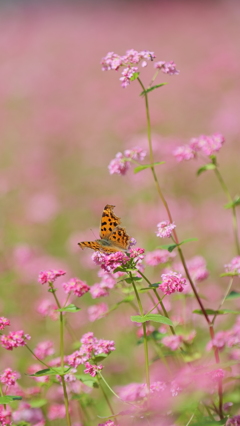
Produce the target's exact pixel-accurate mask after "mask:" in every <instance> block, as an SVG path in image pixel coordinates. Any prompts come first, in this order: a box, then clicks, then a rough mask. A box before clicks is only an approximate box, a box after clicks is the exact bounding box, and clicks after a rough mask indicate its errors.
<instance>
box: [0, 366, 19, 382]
mask: <svg viewBox="0 0 240 426" xmlns="http://www.w3.org/2000/svg"><path fill="white" fill-rule="evenodd" d="M19 377H20V374H19V373H17V371H12V370H11V368H6V369H5V370H4V372H3V373H2V374H1V375H0V382H1V383H4V384H6V385H7V386H14V385H15V384H16V380H17V379H19Z"/></svg>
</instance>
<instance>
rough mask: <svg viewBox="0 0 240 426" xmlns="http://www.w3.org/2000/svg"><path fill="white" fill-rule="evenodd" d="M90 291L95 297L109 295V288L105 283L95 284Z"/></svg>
mask: <svg viewBox="0 0 240 426" xmlns="http://www.w3.org/2000/svg"><path fill="white" fill-rule="evenodd" d="M90 293H91V296H92V298H93V299H97V298H99V297H104V296H108V295H109V292H108V289H107V288H106V287H105V286H104V283H99V284H98V283H97V284H94V285H93V286H92V287H91V288H90Z"/></svg>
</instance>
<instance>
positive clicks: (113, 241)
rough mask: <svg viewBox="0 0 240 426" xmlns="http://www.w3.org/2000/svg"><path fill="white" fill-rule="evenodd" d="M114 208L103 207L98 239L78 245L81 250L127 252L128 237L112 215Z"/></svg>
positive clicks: (118, 221) (118, 220)
mask: <svg viewBox="0 0 240 426" xmlns="http://www.w3.org/2000/svg"><path fill="white" fill-rule="evenodd" d="M114 207H115V206H111V205H110V204H107V205H106V206H105V207H104V210H103V214H102V219H101V225H100V239H99V240H95V241H82V242H81V243H78V245H79V246H80V247H81V248H82V249H84V248H85V247H88V248H91V249H93V250H96V251H103V252H105V253H115V252H117V251H127V249H128V246H129V242H130V237H129V235H127V233H126V231H125V228H122V227H121V226H119V225H120V223H121V220H120V218H119V217H117V216H116V215H115V214H114V213H113V209H114Z"/></svg>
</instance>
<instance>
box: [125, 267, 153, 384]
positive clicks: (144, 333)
mask: <svg viewBox="0 0 240 426" xmlns="http://www.w3.org/2000/svg"><path fill="white" fill-rule="evenodd" d="M129 276H130V279H131V281H132V286H133V289H134V292H135V295H136V299H137V302H138V307H139V311H140V314H141V316H143V315H144V312H143V307H142V302H141V299H140V297H139V294H138V291H137V288H136V286H135V283H134V280H133V279H132V278H133V276H132V273H131V272H129ZM143 344H144V353H145V370H146V382H147V387H148V391H150V375H149V359H148V341H147V328H146V323H145V322H144V323H143Z"/></svg>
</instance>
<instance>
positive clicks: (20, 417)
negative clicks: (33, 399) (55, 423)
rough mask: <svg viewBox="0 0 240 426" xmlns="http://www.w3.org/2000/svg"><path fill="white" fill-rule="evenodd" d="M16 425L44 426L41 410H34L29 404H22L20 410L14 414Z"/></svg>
mask: <svg viewBox="0 0 240 426" xmlns="http://www.w3.org/2000/svg"><path fill="white" fill-rule="evenodd" d="M12 416H13V421H14V424H18V423H21V422H23V423H25V422H27V423H28V424H31V425H34V426H37V425H42V426H44V424H45V422H44V417H43V413H42V411H41V410H40V409H39V408H32V407H31V405H30V404H28V403H27V402H22V401H21V402H20V404H19V406H18V409H17V410H15V411H14V412H13V415H12Z"/></svg>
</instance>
